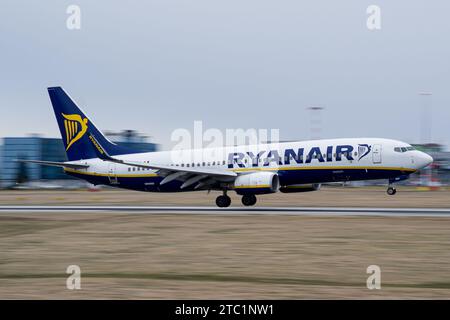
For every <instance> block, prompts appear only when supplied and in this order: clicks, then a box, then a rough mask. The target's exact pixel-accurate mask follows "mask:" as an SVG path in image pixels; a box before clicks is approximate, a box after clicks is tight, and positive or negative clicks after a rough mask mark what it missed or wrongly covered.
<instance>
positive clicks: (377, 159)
mask: <svg viewBox="0 0 450 320" xmlns="http://www.w3.org/2000/svg"><path fill="white" fill-rule="evenodd" d="M372 159H373V163H381V145H380V144H374V145H373V151H372Z"/></svg>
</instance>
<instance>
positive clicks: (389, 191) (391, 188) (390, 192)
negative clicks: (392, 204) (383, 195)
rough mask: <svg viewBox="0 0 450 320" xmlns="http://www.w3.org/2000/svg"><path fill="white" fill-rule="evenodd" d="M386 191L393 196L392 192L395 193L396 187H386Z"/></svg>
mask: <svg viewBox="0 0 450 320" xmlns="http://www.w3.org/2000/svg"><path fill="white" fill-rule="evenodd" d="M386 192H387V194H388V195H390V196H393V195H394V194H396V193H397V189H395V188H394V187H388V188H387V190H386Z"/></svg>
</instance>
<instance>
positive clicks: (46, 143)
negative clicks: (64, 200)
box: [0, 130, 158, 188]
mask: <svg viewBox="0 0 450 320" xmlns="http://www.w3.org/2000/svg"><path fill="white" fill-rule="evenodd" d="M107 136H108V138H109V139H110V140H111V141H113V142H115V143H117V144H118V145H123V146H126V147H129V148H133V149H134V150H138V151H142V152H152V151H156V150H157V149H158V145H157V144H155V143H151V142H148V136H145V135H141V134H139V133H138V132H136V131H132V130H126V131H122V132H108V134H107ZM17 159H27V160H44V161H67V157H66V152H65V148H64V144H63V142H62V140H61V139H60V138H43V137H40V136H37V135H32V136H29V137H7V138H3V144H2V145H1V146H0V187H2V188H8V187H11V186H14V185H16V184H17V183H24V182H27V181H37V180H40V181H42V180H45V181H51V180H66V179H73V178H72V177H70V176H68V175H66V174H65V173H64V171H63V170H62V168H58V167H49V166H40V165H37V164H32V163H21V162H17Z"/></svg>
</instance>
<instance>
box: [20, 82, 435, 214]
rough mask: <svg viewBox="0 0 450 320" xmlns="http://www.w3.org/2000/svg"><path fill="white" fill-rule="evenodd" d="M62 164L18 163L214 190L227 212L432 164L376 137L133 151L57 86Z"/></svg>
mask: <svg viewBox="0 0 450 320" xmlns="http://www.w3.org/2000/svg"><path fill="white" fill-rule="evenodd" d="M48 93H49V96H50V100H51V103H52V105H53V109H54V112H55V116H56V120H57V122H58V126H59V129H60V132H61V136H62V139H63V142H64V147H65V148H66V153H67V158H68V161H66V162H53V161H39V160H20V161H24V162H30V163H37V164H40V165H48V166H57V167H62V168H63V169H64V171H65V172H66V173H67V174H69V175H71V176H74V177H76V178H80V179H84V180H86V181H88V182H90V183H91V184H94V185H108V186H112V187H118V188H124V189H130V190H138V191H147V192H186V191H199V190H207V191H208V192H209V191H211V190H215V191H221V192H222V194H221V195H219V196H218V197H217V198H216V205H217V206H218V207H228V206H230V204H231V199H230V197H229V196H228V195H227V192H228V191H235V192H236V193H237V194H238V195H240V196H242V204H243V205H244V206H252V205H255V204H256V201H257V199H256V196H257V195H258V196H259V195H264V194H269V193H276V192H282V193H300V192H309V191H317V190H319V189H320V185H321V184H323V183H331V182H346V181H356V180H373V179H385V180H387V182H388V188H387V193H388V194H389V195H394V194H395V193H396V189H395V188H394V187H393V183H395V182H398V181H401V180H405V179H408V177H409V175H410V174H411V173H414V172H416V171H418V170H420V169H422V168H424V167H426V166H428V165H429V164H430V163H432V162H433V158H432V157H431V156H429V155H428V154H426V153H424V152H421V151H419V150H416V149H415V148H414V147H413V146H411V145H410V144H408V143H405V142H401V141H397V140H390V139H381V138H350V139H324V140H311V141H297V142H279V143H261V144H255V145H242V146H226V147H220V148H204V149H191V150H182V151H180V152H178V153H177V152H174V151H155V152H145V153H142V152H138V151H136V150H132V149H129V148H125V147H123V146H119V145H117V144H115V143H113V142H111V141H109V140H108V138H106V137H105V136H104V135H103V133H102V132H101V131H100V130H99V129H97V127H96V126H95V125H94V123H93V122H92V121H91V120H90V119H89V118H88V117H87V116H86V114H85V113H84V112H83V111H82V110H81V109H80V108H79V107H78V106H77V104H76V103H75V102H74V101H73V99H71V98H70V97H69V95H68V94H67V93H66V92H65V91H64V90H63V89H62V88H61V87H50V88H48Z"/></svg>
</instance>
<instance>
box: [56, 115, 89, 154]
mask: <svg viewBox="0 0 450 320" xmlns="http://www.w3.org/2000/svg"><path fill="white" fill-rule="evenodd" d="M62 115H63V117H64V128H65V129H66V142H67V143H66V144H67V148H66V151H67V150H69V148H70V147H71V146H72V145H73V144H74V143H75V142H77V141H78V140H80V139H81V138H82V137H83V136H84V135H85V133H86V131H87V129H88V126H87V124H88V119H87V118H84V119H81V116H80V115H79V114H64V113H62Z"/></svg>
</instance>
